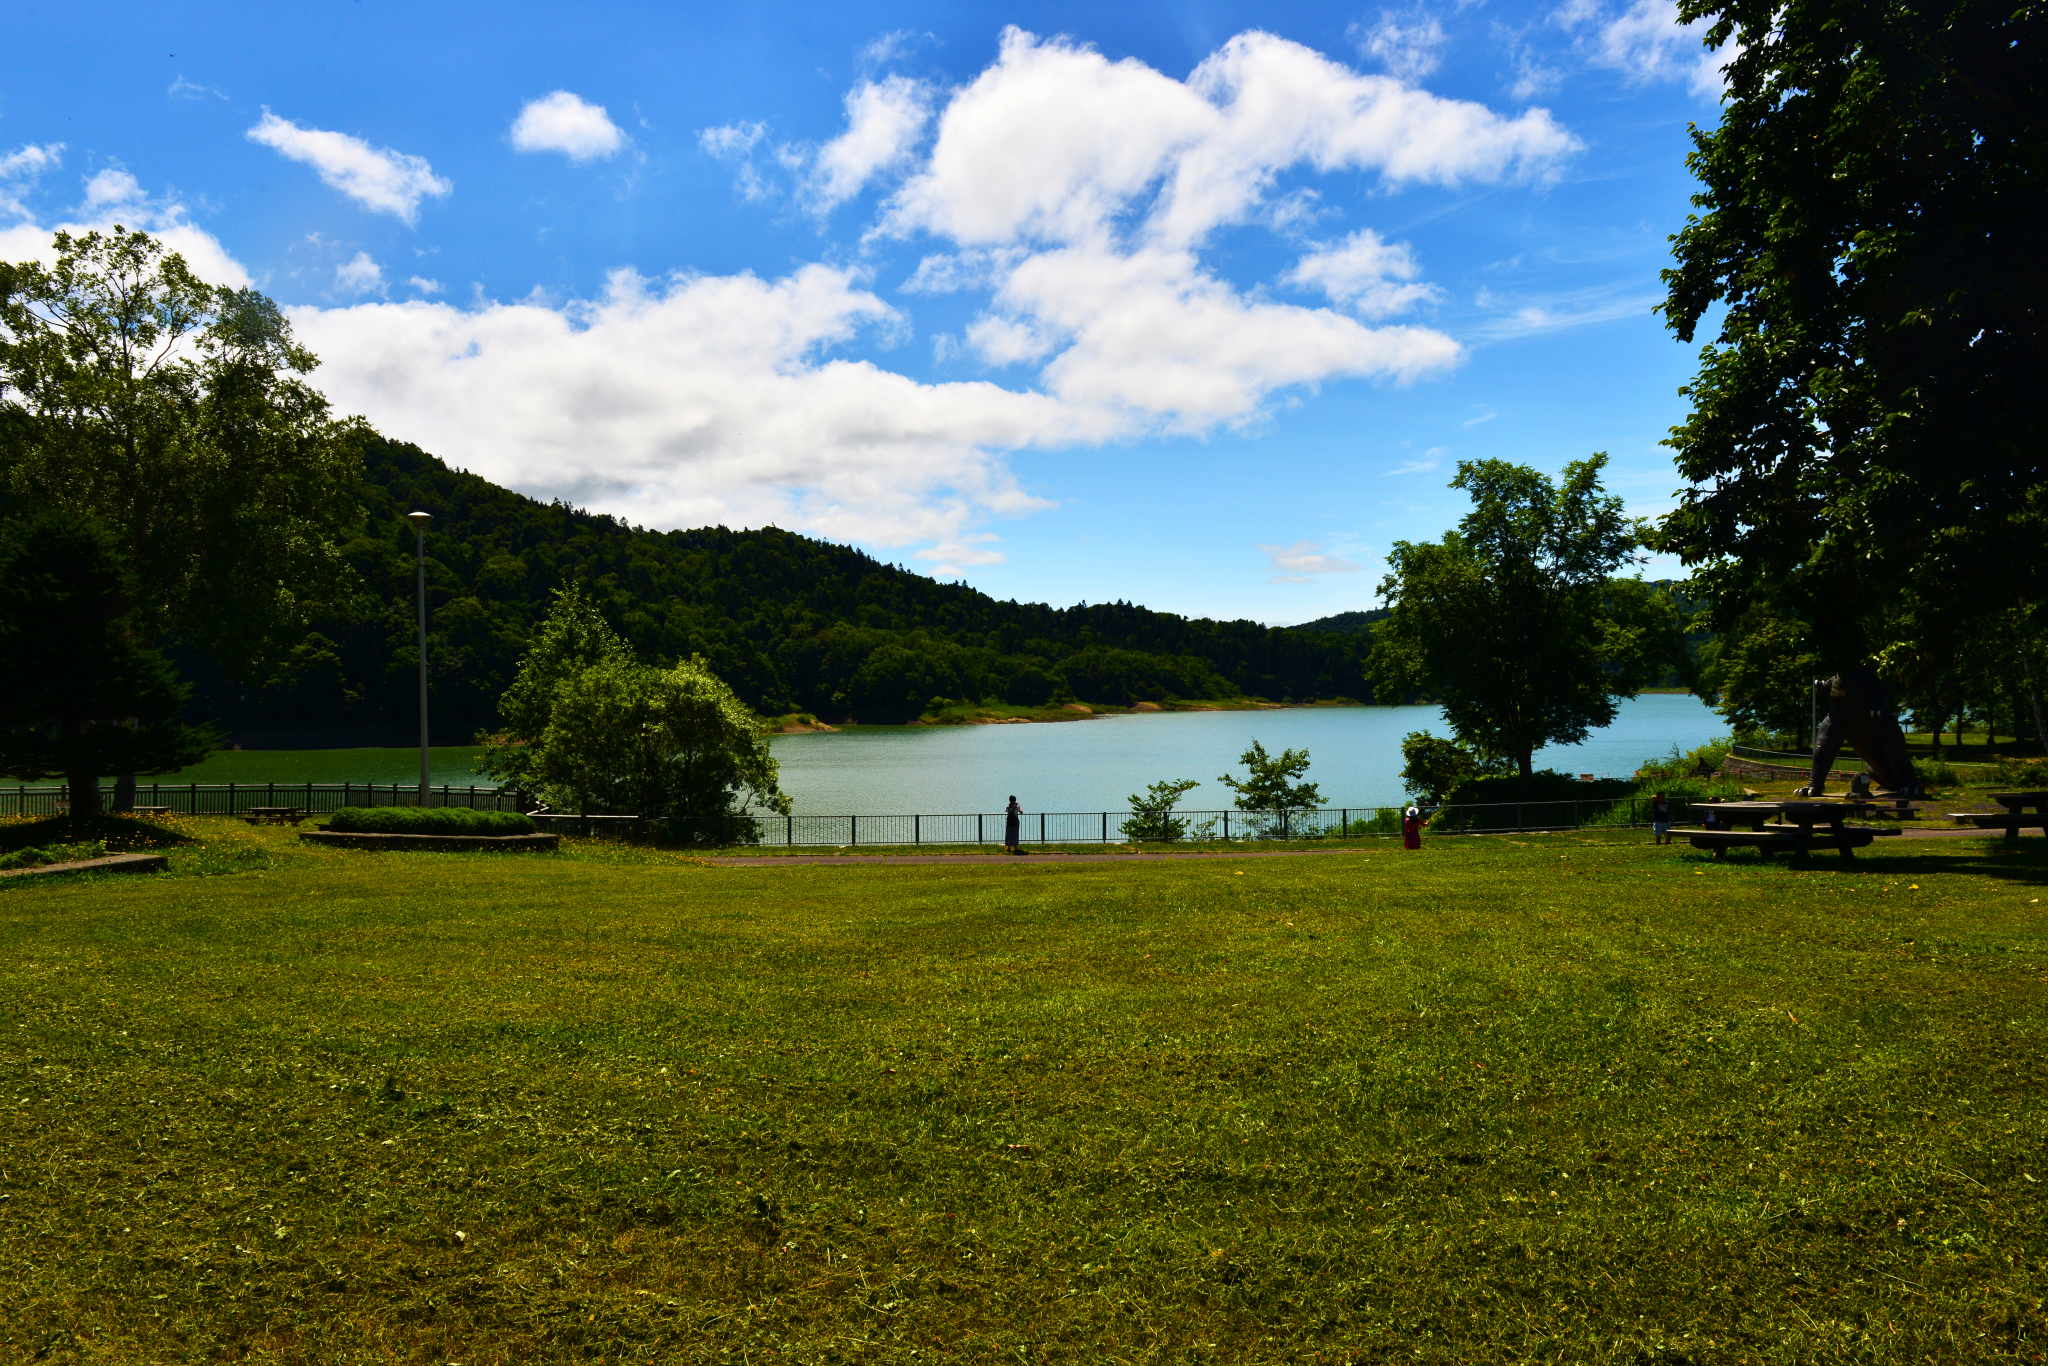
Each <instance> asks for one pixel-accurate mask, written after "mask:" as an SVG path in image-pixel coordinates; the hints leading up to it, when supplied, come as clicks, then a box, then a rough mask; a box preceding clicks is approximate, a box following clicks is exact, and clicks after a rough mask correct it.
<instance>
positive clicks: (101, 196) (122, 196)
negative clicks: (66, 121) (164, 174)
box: [0, 148, 252, 289]
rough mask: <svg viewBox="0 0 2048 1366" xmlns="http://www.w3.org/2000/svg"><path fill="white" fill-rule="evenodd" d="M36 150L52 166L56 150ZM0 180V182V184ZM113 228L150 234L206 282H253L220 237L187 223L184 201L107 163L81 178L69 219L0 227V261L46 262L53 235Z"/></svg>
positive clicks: (1, 163)
mask: <svg viewBox="0 0 2048 1366" xmlns="http://www.w3.org/2000/svg"><path fill="white" fill-rule="evenodd" d="M41 150H46V151H48V152H49V153H50V160H49V161H48V162H47V163H46V164H48V165H55V164H56V161H55V152H56V151H57V150H58V149H57V148H49V149H41ZM5 167H6V159H5V158H0V172H4V169H5ZM4 184H5V182H4V180H0V187H4ZM116 226H119V227H125V228H128V229H130V230H141V231H144V232H148V233H150V234H151V235H152V236H154V237H155V238H156V239H157V240H158V241H160V242H162V243H163V244H164V246H165V247H166V248H167V249H169V250H171V251H174V252H177V253H178V254H179V255H180V256H183V257H184V258H185V264H186V265H187V266H189V267H191V269H192V273H193V274H195V275H197V276H198V277H199V278H200V279H202V280H205V281H206V282H207V283H209V284H216V285H229V286H232V287H234V288H236V289H242V288H246V287H247V286H248V285H249V284H250V283H252V281H251V277H250V275H249V272H248V271H247V270H246V269H244V268H243V266H242V263H241V262H239V261H237V260H235V258H234V257H232V256H230V255H229V254H228V252H227V249H226V248H225V247H223V246H222V245H221V244H220V241H219V239H217V238H215V237H214V236H213V235H212V234H211V233H209V232H206V231H204V230H202V229H200V228H197V227H194V226H193V225H192V223H191V221H190V220H189V218H188V217H187V213H186V209H185V206H184V205H183V204H181V203H179V202H178V201H177V200H176V199H174V198H171V197H169V196H164V197H159V198H152V197H151V196H150V195H148V194H147V193H146V192H145V191H144V190H143V188H142V186H141V185H140V184H139V183H138V182H137V181H136V179H135V177H134V176H132V175H130V174H129V173H128V172H127V171H124V170H122V169H121V168H119V167H117V166H115V167H108V168H107V169H105V170H103V171H101V172H99V173H98V174H97V175H94V176H93V177H92V178H91V179H90V180H88V181H87V182H86V187H85V201H84V202H83V203H82V204H80V205H79V206H78V207H77V208H76V209H74V210H73V211H72V214H71V216H70V217H68V218H65V219H63V220H61V221H59V222H55V223H49V224H39V223H35V222H21V223H16V224H14V225H13V226H11V227H5V228H0V261H40V262H42V263H43V264H44V265H51V264H54V263H55V262H56V259H57V253H56V249H55V247H54V245H53V239H54V238H55V237H56V235H57V234H58V233H60V232H66V233H70V234H71V235H72V236H74V237H79V236H83V235H84V234H86V233H88V232H100V233H105V232H109V231H111V230H112V229H113V228H115V227H116Z"/></svg>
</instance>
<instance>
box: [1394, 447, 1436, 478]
mask: <svg viewBox="0 0 2048 1366" xmlns="http://www.w3.org/2000/svg"><path fill="white" fill-rule="evenodd" d="M1449 453H1450V452H1449V451H1448V450H1447V449H1446V448H1444V447H1442V446H1431V447H1430V448H1429V449H1428V450H1426V451H1424V452H1423V453H1422V454H1421V455H1420V456H1419V457H1418V458H1416V459H1414V460H1410V461H1409V462H1408V463H1407V464H1405V465H1396V466H1394V468H1392V469H1390V470H1388V471H1387V473H1388V474H1390V475H1394V474H1427V473H1429V472H1430V471H1431V470H1433V469H1435V468H1437V467H1438V466H1439V465H1441V464H1443V462H1444V457H1445V456H1446V455H1448V454H1449Z"/></svg>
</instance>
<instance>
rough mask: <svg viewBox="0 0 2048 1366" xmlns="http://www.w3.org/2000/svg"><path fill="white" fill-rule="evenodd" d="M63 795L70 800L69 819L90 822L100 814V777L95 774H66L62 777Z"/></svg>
mask: <svg viewBox="0 0 2048 1366" xmlns="http://www.w3.org/2000/svg"><path fill="white" fill-rule="evenodd" d="M64 782H65V786H66V792H65V795H66V796H68V797H69V798H70V799H71V819H72V820H74V821H83V820H90V819H92V818H93V817H94V816H97V815H99V814H100V775H99V774H97V773H67V774H65V775H64Z"/></svg>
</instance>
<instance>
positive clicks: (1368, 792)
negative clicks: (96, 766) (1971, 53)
mask: <svg viewBox="0 0 2048 1366" xmlns="http://www.w3.org/2000/svg"><path fill="white" fill-rule="evenodd" d="M1411 730H1434V731H1436V733H1437V734H1439V735H1442V734H1445V733H1446V731H1447V728H1446V727H1445V726H1444V724H1443V717H1442V715H1441V713H1439V712H1438V711H1437V709H1436V708H1435V707H1320V708H1304V709H1301V710H1292V709H1289V710H1282V711H1249V712H1248V711H1211V712H1177V713H1174V712H1160V713H1146V714H1143V715H1136V716H1109V717H1100V718H1097V719H1095V720H1091V721H1068V722H1062V723H1059V724H1053V725H1025V726H929V727H926V726H915V727H912V726H874V727H854V728H850V729H847V730H843V731H839V732H837V733H832V734H819V735H778V736H776V737H775V740H774V750H775V757H776V759H777V760H778V761H779V762H780V763H781V765H782V785H783V789H784V790H785V791H787V792H788V793H789V794H790V796H791V797H793V798H794V799H795V800H796V810H797V813H798V814H799V815H815V816H828V815H869V814H873V815H909V814H911V813H913V812H921V813H929V814H941V813H948V812H972V811H986V812H993V811H1000V810H1001V809H1002V806H1003V803H1004V801H1005V800H1006V799H1007V798H1008V796H1009V795H1010V794H1011V793H1012V792H1014V793H1016V794H1017V798H1018V800H1019V801H1020V802H1022V803H1023V805H1024V806H1025V808H1026V809H1027V810H1030V811H1117V810H1121V809H1123V808H1124V805H1125V799H1126V798H1127V797H1128V796H1129V795H1130V794H1131V793H1133V792H1138V791H1141V790H1143V788H1144V787H1145V786H1146V785H1147V784H1149V783H1153V782H1156V781H1158V780H1160V779H1163V778H1194V779H1197V780H1198V781H1200V782H1201V784H1202V786H1201V787H1199V788H1197V789H1196V790H1195V791H1193V792H1191V793H1189V794H1188V796H1187V798H1186V799H1185V801H1184V802H1183V803H1182V805H1183V806H1184V807H1185V808H1187V809H1191V810H1202V809H1210V810H1220V809H1221V808H1223V807H1226V806H1228V805H1230V792H1229V790H1228V789H1227V788H1225V787H1223V786H1222V785H1221V784H1220V783H1218V782H1217V781H1216V777H1217V775H1218V774H1221V773H1224V772H1229V771H1236V763H1237V756H1238V755H1239V754H1241V753H1243V752H1244V750H1245V747H1246V746H1247V745H1249V744H1250V743H1251V742H1252V741H1253V740H1255V739H1256V740H1258V741H1260V742H1261V743H1263V744H1264V745H1265V746H1266V748H1267V749H1268V750H1269V751H1278V750H1282V749H1306V750H1308V752H1309V759H1310V766H1309V780H1310V781H1311V782H1315V783H1318V784H1320V785H1321V787H1322V790H1323V796H1324V798H1325V799H1326V800H1327V802H1328V804H1329V805H1331V806H1380V805H1387V804H1391V803H1394V802H1397V801H1399V800H1400V799H1401V797H1402V796H1403V795H1404V794H1403V793H1402V791H1401V780H1400V774H1401V737H1402V736H1404V735H1406V734H1407V733H1408V732H1409V731H1411ZM1726 731H1727V723H1726V722H1724V721H1723V720H1721V718H1720V717H1718V716H1716V715H1715V714H1714V713H1713V712H1712V711H1711V710H1710V709H1709V708H1708V707H1707V705H1706V704H1705V703H1704V702H1701V701H1700V700H1699V699H1698V698H1696V697H1692V696H1689V695H1685V694H1668V693H1658V694H1651V695H1647V696H1644V697H1638V698H1636V699H1635V700H1634V701H1633V702H1624V703H1622V705H1621V711H1620V714H1619V715H1618V716H1617V717H1616V718H1615V722H1614V724H1613V725H1611V726H1609V727H1607V728H1606V729H1605V730H1602V731H1597V732H1595V733H1594V734H1593V735H1592V736H1591V737H1590V738H1589V739H1588V740H1587V741H1586V743H1585V744H1583V745H1575V746H1572V747H1570V748H1561V749H1549V750H1544V751H1541V752H1539V753H1538V754H1537V756H1536V762H1537V765H1538V766H1539V767H1551V768H1558V769H1562V770H1564V771H1565V772H1568V773H1595V774H1600V775H1603V776H1608V777H1626V776H1628V775H1629V774H1631V773H1633V772H1634V771H1635V769H1636V766H1637V765H1639V764H1641V763H1642V762H1643V761H1644V760H1645V759H1650V758H1655V757H1657V756H1660V755H1663V754H1667V753H1669V752H1670V750H1671V747H1672V746H1673V745H1677V746H1679V747H1680V748H1681V749H1691V748H1693V747H1694V746H1695V745H1700V744H1704V743H1706V742H1707V741H1708V740H1711V739H1713V738H1714V737H1715V736H1717V735H1722V734H1725V733H1726ZM476 753H477V751H475V750H473V749H469V748H465V747H460V746H450V747H448V748H445V749H443V748H438V747H437V748H436V749H435V750H434V753H433V773H434V781H435V782H436V783H448V784H450V785H452V786H456V787H466V786H468V785H469V784H471V783H476V784H477V785H478V786H486V785H487V784H485V783H484V782H483V781H482V780H480V779H479V778H477V777H476V775H475V774H474V772H472V770H471V767H470V765H471V761H472V759H473V758H474V756H475V754H476ZM418 774H419V759H418V753H417V751H415V750H410V749H354V750H292V751H279V750H243V751H238V752H232V753H225V754H216V755H213V756H212V757H211V758H209V759H207V761H206V762H205V763H204V764H202V765H200V766H198V767H197V768H194V769H191V770H188V771H187V772H185V773H181V774H178V775H176V776H175V777H169V778H165V779H163V780H162V781H164V782H201V783H223V782H229V781H233V782H243V783H252V782H263V781H275V782H279V783H287V782H298V783H303V782H321V783H330V782H333V783H338V782H343V781H349V782H375V783H412V782H415V781H417V780H418ZM148 781H149V780H148V779H144V782H145V783H146V782H148Z"/></svg>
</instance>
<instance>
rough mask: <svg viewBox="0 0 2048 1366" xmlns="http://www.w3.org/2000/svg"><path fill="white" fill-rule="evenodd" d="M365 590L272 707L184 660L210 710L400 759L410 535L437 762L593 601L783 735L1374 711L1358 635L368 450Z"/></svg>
mask: <svg viewBox="0 0 2048 1366" xmlns="http://www.w3.org/2000/svg"><path fill="white" fill-rule="evenodd" d="M364 460H365V466H366V470H365V473H366V480H365V485H364V488H363V490H362V503H363V510H364V520H363V526H362V531H361V533H360V535H358V536H357V537H356V538H355V539H354V540H353V541H351V542H350V543H349V544H348V545H347V546H346V552H347V558H348V560H349V563H350V564H351V565H352V566H353V567H354V569H355V572H356V573H357V574H358V575H359V576H360V578H361V580H362V589H361V591H360V592H359V593H358V594H357V595H356V597H355V599H354V601H353V603H352V605H351V607H350V609H349V611H348V612H347V613H346V614H344V615H342V616H341V617H339V618H337V619H334V620H330V621H326V622H322V623H321V624H320V625H319V627H318V629H317V630H316V631H315V632H314V633H313V634H312V635H311V636H310V637H309V638H308V639H307V640H306V642H305V643H304V644H303V645H302V646H301V647H300V648H299V649H298V650H297V651H296V652H295V653H294V655H293V657H292V659H291V660H290V662H289V663H288V665H287V666H286V667H285V668H283V669H281V670H279V671H278V673H277V674H276V675H275V676H274V677H273V678H271V679H269V680H267V681H266V682H265V684H264V685H263V686H260V687H238V686H236V685H233V684H231V683H230V682H229V681H228V680H227V679H226V678H225V677H223V676H222V675H221V674H220V673H219V672H218V671H217V670H215V669H213V668H211V667H210V666H209V665H207V664H206V662H205V661H204V660H202V659H199V658H197V657H194V656H192V655H190V654H187V655H185V656H184V657H183V658H182V660H181V662H182V663H183V665H184V667H185V670H186V673H187V676H188V677H190V678H192V679H194V680H195V682H196V683H197V692H196V695H195V697H194V700H193V706H192V711H193V714H194V715H195V716H197V717H201V718H205V719H210V720H214V721H217V722H219V723H220V724H221V725H223V726H224V727H225V728H226V729H228V730H229V731H231V732H235V733H238V734H261V735H263V736H265V737H266V738H267V739H269V740H270V742H272V743H276V742H278V741H279V740H280V739H282V738H288V737H289V735H290V734H291V733H306V734H307V736H308V739H309V740H312V741H314V742H319V743H329V742H337V741H338V740H340V739H341V738H344V737H347V738H354V739H361V740H371V739H375V738H383V737H388V738H390V739H392V740H394V741H399V742H402V741H403V739H404V738H405V737H406V736H407V735H408V734H410V733H412V732H411V727H412V726H413V725H414V724H415V721H414V717H415V714H416V704H415V701H414V687H415V684H414V677H415V675H414V670H415V668H416V660H417V656H416V654H415V653H414V647H413V634H414V630H415V626H414V605H413V604H414V587H413V585H414V577H413V575H414V569H413V541H412V531H411V528H410V527H409V526H407V524H406V523H405V521H404V514H405V513H407V512H409V511H412V510H414V509H416V508H417V509H421V510H424V511H427V512H431V513H432V514H434V522H433V526H432V529H431V531H430V532H429V534H428V537H427V602H428V612H429V631H428V667H429V673H430V677H431V679H432V685H433V712H434V719H435V720H434V724H435V734H436V737H437V739H439V740H445V741H447V742H450V743H454V742H458V741H461V740H466V739H467V738H468V737H469V736H470V735H472V734H474V733H475V732H476V731H478V730H481V729H487V728H490V727H492V726H494V725H495V723H496V720H497V715H496V703H497V699H498V696H499V694H501V693H502V692H503V691H504V689H505V686H506V685H507V684H508V683H509V682H510V681H511V678H512V675H513V673H514V671H515V670H516V669H517V667H518V663H519V659H520V655H521V654H522V652H523V651H524V649H525V645H526V641H527V638H528V635H529V633H530V632H531V631H532V630H533V629H534V627H535V625H536V624H537V623H538V621H539V620H540V618H541V617H542V615H543V614H544V613H545V612H546V610H547V606H548V602H549V594H550V592H551V590H553V589H554V588H556V587H558V586H559V585H561V584H563V583H565V582H569V581H575V582H579V583H581V584H583V585H584V586H585V588H586V590H587V591H589V592H590V593H591V594H592V595H593V596H594V597H595V598H596V599H597V600H598V602H599V603H600V604H601V605H602V607H603V609H604V611H605V613H606V615H607V616H608V617H609V618H610V619H611V620H612V622H613V623H614V624H615V625H616V626H617V627H618V628H619V630H620V631H621V632H622V633H623V634H624V635H625V636H626V638H627V639H628V640H629V641H631V642H632V644H633V646H634V647H635V649H637V650H638V651H639V652H640V654H641V656H642V657H643V658H645V659H647V660H649V661H651V662H656V663H665V662H668V661H671V660H674V659H676V658H679V657H683V656H687V655H690V654H701V655H703V656H704V657H705V658H706V660H708V661H709V662H710V664H711V666H712V668H713V669H714V670H715V671H716V672H717V673H718V674H719V675H720V676H721V677H723V678H724V679H725V680H726V681H727V682H729V683H730V684H731V685H732V686H733V688H734V689H735V690H736V691H737V692H738V693H739V695H740V696H741V697H742V698H744V699H745V700H746V702H747V703H748V704H749V705H750V706H752V707H754V708H755V709H756V710H758V711H761V712H763V713H767V714H782V713H787V712H792V711H809V712H813V713H815V714H817V715H818V716H820V717H822V718H824V719H826V720H831V721H843V720H847V719H855V720H860V721H870V722H890V721H903V720H908V719H910V718H912V717H915V716H917V715H919V714H921V713H922V712H924V711H925V710H926V709H927V708H928V707H930V706H931V705H933V703H934V700H935V699H953V700H975V701H979V700H982V699H1002V700H1004V701H1008V702H1012V703H1016V704H1021V705H1036V704H1039V703H1043V702H1046V701H1053V700H1059V699H1063V698H1068V697H1072V698H1075V699H1078V700H1081V701H1084V702H1103V703H1111V704H1116V705H1128V704H1130V703H1133V702H1137V701H1143V700H1159V701H1163V700H1166V699H1168V698H1175V697H1180V698H1215V697H1230V696H1236V695H1248V696H1258V697H1266V698H1270V699H1273V700H1275V701H1288V700H1305V699H1311V698H1337V697H1351V698H1358V699H1361V700H1363V699H1364V698H1365V697H1366V685H1365V683H1364V682H1363V679H1362V673H1361V665H1362V661H1363V659H1364V656H1365V653H1366V650H1367V641H1366V640H1365V639H1364V638H1363V637H1360V636H1355V635H1347V634H1332V633H1328V632H1311V631H1298V630H1286V629H1277V628H1272V627H1266V626H1261V625H1259V624H1258V623H1256V622H1250V621H1234V622H1222V621H1209V620H1202V619H1189V618H1185V617H1178V616H1174V615H1172V614H1170V613H1165V612H1153V611H1148V610H1146V609H1145V608H1142V607H1136V606H1133V605H1131V604H1129V603H1121V602H1119V603H1101V604H1096V605H1082V606H1076V607H1068V608H1054V607H1049V606H1046V605H1044V604H1039V603H1016V602H999V601H997V600H995V599H993V598H990V597H988V596H987V595H986V594H983V593H980V592H977V591H976V590H974V589H972V588H969V587H967V586H965V585H964V584H947V583H939V582H937V581H935V580H932V579H930V578H927V577H925V576H923V575H920V574H914V573H910V572H907V571H905V570H902V569H898V568H896V567H894V566H891V565H887V564H884V563H881V562H880V561H878V560H875V559H874V558H873V557H871V556H869V555H866V554H864V553H862V552H860V551H858V550H853V549H850V548H848V547H845V546H839V545H832V544H829V543H826V542H822V541H816V540H812V539H810V538H808V537H804V536H799V535H795V534H793V533H790V532H786V531H777V530H772V529H771V530H764V531H728V530H726V529H724V528H722V527H710V528H701V529H698V530H692V531H674V532H653V531H645V530H641V529H637V528H634V527H631V526H628V525H626V524H624V523H622V522H620V521H618V520H616V519H614V518H611V517H608V516H603V515H599V514H593V513H587V512H581V511H578V510H576V509H574V508H570V507H566V506H563V505H561V504H547V503H540V502H536V501H535V500H533V499H531V498H526V497H523V496H521V495H519V494H516V493H512V492H510V491H508V490H506V489H502V488H499V487H497V486H496V485H494V484H491V483H490V482H488V481H487V480H484V479H482V478H479V477H477V476H475V475H472V474H466V473H463V472H461V471H457V470H451V469H450V468H448V467H447V466H446V465H444V464H443V463H442V462H441V461H440V460H438V459H436V458H434V457H433V456H431V455H429V454H427V453H426V452H424V451H422V450H420V449H419V448H418V447H416V446H412V445H408V444H405V443H401V442H393V441H385V440H382V439H374V440H371V441H370V442H369V443H368V445H367V446H366V448H365V451H364Z"/></svg>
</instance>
